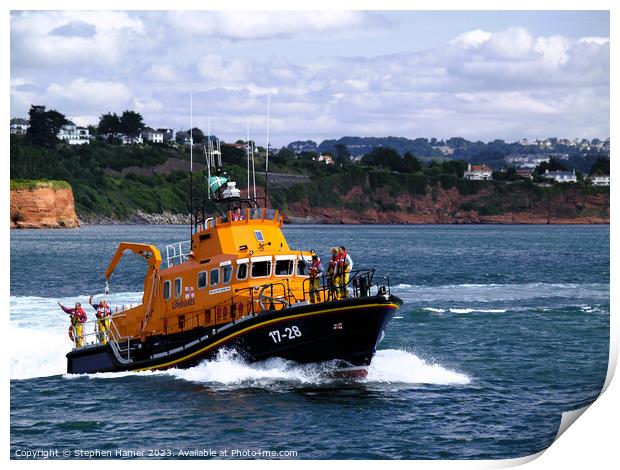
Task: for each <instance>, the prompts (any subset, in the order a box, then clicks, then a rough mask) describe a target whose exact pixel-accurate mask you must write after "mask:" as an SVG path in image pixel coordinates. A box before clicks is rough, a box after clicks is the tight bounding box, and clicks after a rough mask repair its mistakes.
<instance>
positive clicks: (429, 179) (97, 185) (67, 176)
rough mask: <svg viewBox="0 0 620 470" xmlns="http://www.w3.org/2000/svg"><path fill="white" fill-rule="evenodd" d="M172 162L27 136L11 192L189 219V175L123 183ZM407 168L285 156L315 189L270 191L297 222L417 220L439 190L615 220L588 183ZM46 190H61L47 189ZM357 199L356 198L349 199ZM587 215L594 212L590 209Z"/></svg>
mask: <svg viewBox="0 0 620 470" xmlns="http://www.w3.org/2000/svg"><path fill="white" fill-rule="evenodd" d="M200 153H201V152H195V155H194V156H195V158H196V161H202V159H203V158H204V157H203V156H202V155H197V154H200ZM392 157H393V155H392ZM169 158H175V159H184V160H189V152H188V151H187V150H186V149H184V148H174V147H169V146H166V145H137V146H121V145H109V144H107V143H102V142H93V143H91V144H90V145H83V146H62V145H60V146H57V147H56V148H55V149H45V148H42V147H39V146H35V145H32V144H30V143H28V141H27V140H26V139H25V138H23V137H21V136H11V178H12V179H14V180H15V181H14V182H12V186H11V187H12V188H13V187H29V185H32V184H35V183H32V182H29V181H28V180H63V181H67V182H68V183H69V184H71V186H72V187H73V191H74V195H75V202H76V210H77V212H78V215H80V216H82V217H83V216H105V217H110V218H119V219H122V218H125V217H127V216H129V215H130V214H132V213H134V212H136V211H137V210H138V209H140V210H142V211H143V212H147V213H162V212H165V211H168V212H172V213H183V214H187V213H189V210H190V202H189V197H188V194H189V184H190V179H189V174H188V173H187V172H172V173H169V174H165V175H164V174H159V175H153V176H138V175H136V174H133V173H129V174H127V175H126V176H125V177H121V176H118V175H119V173H118V172H120V171H121V170H123V169H127V168H129V167H139V168H143V169H148V168H152V167H153V166H155V165H158V164H162V163H164V162H165V161H166V160H168V159H169ZM401 162H402V160H401V159H400V158H399V157H398V156H396V160H393V161H392V162H391V165H392V166H393V167H396V166H397V165H401ZM223 163H224V166H225V168H226V171H227V172H228V173H229V174H230V175H231V176H232V177H233V179H235V180H236V181H237V182H238V185H239V187H242V188H243V187H244V186H245V181H246V178H247V176H246V166H245V156H244V152H243V151H242V150H239V149H235V148H231V147H226V148H224V147H223ZM263 163H264V162H263V161H262V160H261V159H260V158H259V159H258V160H257V162H256V168H257V170H259V171H262V168H263ZM409 163H410V164H411V166H410V167H405V168H404V169H401V170H400V171H393V170H392V169H390V167H389V166H388V164H390V163H388V161H387V160H380V161H378V162H377V163H375V164H373V165H362V164H355V165H353V164H349V165H344V166H342V167H340V166H339V165H332V166H328V165H324V164H319V163H317V162H314V161H312V160H311V159H309V158H304V157H303V156H302V157H300V158H294V156H292V155H290V154H289V155H288V156H287V155H283V154H282V152H281V155H278V156H274V157H273V158H272V159H271V160H270V169H271V170H272V171H276V172H282V173H289V174H291V173H294V174H305V175H308V176H309V177H310V178H309V183H306V184H292V185H291V186H284V187H282V186H280V187H276V186H274V187H272V188H270V191H269V196H270V199H271V202H272V204H273V206H274V207H278V208H281V209H283V210H285V211H286V210H289V211H290V212H291V213H290V215H295V214H294V213H293V212H294V211H293V210H292V209H293V206H299V205H300V204H302V205H304V206H306V207H311V208H334V209H343V210H349V211H354V212H359V213H361V212H363V211H365V210H368V209H373V210H379V211H401V212H411V211H412V210H413V209H412V208H411V207H408V206H407V201H409V202H410V201H411V200H412V199H411V198H418V199H425V200H426V201H428V198H429V197H430V198H436V197H437V194H438V191H439V190H440V189H441V190H453V191H457V192H458V194H460V195H461V196H463V202H461V203H460V204H461V207H459V208H458V209H460V210H464V211H468V210H475V211H477V212H478V213H479V214H480V215H496V214H502V213H505V212H515V211H516V212H520V211H527V210H531V209H532V208H535V207H540V206H541V205H543V204H547V205H549V204H550V203H551V202H550V201H552V202H553V204H554V205H555V206H557V207H556V209H557V210H556V212H558V213H562V214H565V215H566V217H571V216H573V215H575V214H578V213H580V210H581V209H579V207H577V206H576V205H575V203H574V201H575V200H578V199H579V198H580V197H583V198H587V197H590V196H592V197H598V196H597V195H599V196H600V195H603V196H604V197H603V199H601V200H604V203H603V204H602V205H601V207H600V210H596V211H595V212H597V214H596V215H599V216H603V217H605V216H607V217H608V216H609V188H593V187H589V186H587V185H586V184H585V183H584V182H579V183H577V184H570V185H556V186H552V187H541V186H539V185H536V184H534V183H532V182H529V181H524V180H521V181H467V180H464V179H462V178H461V175H462V171H463V169H464V165H465V164H464V163H463V162H457V161H447V162H441V163H432V164H430V165H423V164H417V163H415V162H413V163H412V162H411V161H410V162H409ZM188 166H189V162H188ZM384 166H385V168H383V167H384ZM407 168H411V172H407ZM111 170H114V171H111ZM146 173H148V172H146ZM262 181H263V179H262V174H261V173H257V184H259V185H262ZM204 183H205V175H204V174H203V173H200V172H195V173H194V189H195V194H196V193H199V192H200V190H201V188H204ZM48 184H60V183H53V182H51V181H49V182H48ZM352 192H354V193H355V197H350V194H351V193H352ZM569 195H570V197H568V196H569ZM469 196H471V197H469ZM407 197H409V199H407ZM599 199H600V198H599ZM432 200H434V199H432ZM399 201H400V202H399ZM403 201H405V202H403ZM569 201H570V202H569ZM564 206H566V207H564ZM584 207H585V206H584ZM584 210H585V209H584ZM587 210H588V211H590V212H591V211H592V210H593V209H592V204H590V206H588V209H587ZM581 212H583V210H581Z"/></svg>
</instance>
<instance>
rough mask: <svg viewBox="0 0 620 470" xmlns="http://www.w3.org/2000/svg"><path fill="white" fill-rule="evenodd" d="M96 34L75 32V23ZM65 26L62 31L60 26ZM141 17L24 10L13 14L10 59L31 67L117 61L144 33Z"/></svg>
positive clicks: (97, 12)
mask: <svg viewBox="0 0 620 470" xmlns="http://www.w3.org/2000/svg"><path fill="white" fill-rule="evenodd" d="M76 24H80V25H81V27H82V29H84V26H86V27H90V28H91V29H92V30H93V31H94V34H91V35H84V34H81V33H80V34H78V33H74V34H73V35H72V34H71V31H70V30H71V29H75V28H73V27H72V25H76ZM63 27H65V28H66V29H65V32H63V34H58V31H59V29H62V28H63ZM144 33H145V28H144V25H143V23H142V20H140V19H134V18H132V17H130V16H129V15H128V14H127V13H124V12H111V11H96V12H95V11H91V12H88V11H49V12H40V11H25V12H17V13H14V14H12V15H11V52H12V54H11V59H12V61H13V63H15V64H18V65H25V66H29V67H44V66H50V65H69V64H84V63H101V62H104V63H108V64H114V63H117V62H119V61H120V60H121V59H122V58H123V57H124V52H125V51H127V50H128V49H129V48H130V47H131V42H132V41H131V40H132V38H134V37H136V36H140V37H141V36H143V35H144Z"/></svg>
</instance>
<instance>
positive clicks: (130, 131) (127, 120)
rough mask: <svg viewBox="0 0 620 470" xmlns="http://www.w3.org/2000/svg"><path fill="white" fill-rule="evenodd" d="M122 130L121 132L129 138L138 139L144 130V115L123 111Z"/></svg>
mask: <svg viewBox="0 0 620 470" xmlns="http://www.w3.org/2000/svg"><path fill="white" fill-rule="evenodd" d="M120 129H121V132H122V133H123V134H125V135H126V136H128V137H138V136H139V135H140V132H142V129H144V122H143V121H142V115H141V114H140V113H136V112H135V111H129V110H125V111H123V114H122V116H121V118H120Z"/></svg>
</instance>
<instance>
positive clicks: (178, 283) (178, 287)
mask: <svg viewBox="0 0 620 470" xmlns="http://www.w3.org/2000/svg"><path fill="white" fill-rule="evenodd" d="M182 283H183V280H182V279H181V278H180V277H177V278H176V279H175V280H174V296H175V297H177V298H179V297H181V292H182Z"/></svg>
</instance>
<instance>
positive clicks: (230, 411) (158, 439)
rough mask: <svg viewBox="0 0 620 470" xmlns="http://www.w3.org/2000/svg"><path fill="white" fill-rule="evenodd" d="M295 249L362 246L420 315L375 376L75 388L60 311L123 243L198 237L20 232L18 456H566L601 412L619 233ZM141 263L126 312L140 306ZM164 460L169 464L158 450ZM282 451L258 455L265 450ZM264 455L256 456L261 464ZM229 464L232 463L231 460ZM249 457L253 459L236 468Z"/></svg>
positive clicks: (494, 235) (120, 231)
mask: <svg viewBox="0 0 620 470" xmlns="http://www.w3.org/2000/svg"><path fill="white" fill-rule="evenodd" d="M285 234H286V236H287V239H288V241H289V244H290V245H291V247H295V248H299V249H305V250H307V249H311V248H313V249H316V250H317V251H319V252H320V253H323V254H325V255H326V254H327V251H328V248H329V247H330V246H332V245H336V244H338V245H341V244H344V245H346V246H347V247H348V248H349V251H350V253H351V255H352V257H353V261H354V263H355V267H356V268H357V267H359V268H362V267H370V266H373V267H376V268H377V270H378V273H377V275H378V276H379V277H382V276H384V275H386V274H388V273H389V275H390V283H391V285H392V288H393V292H394V293H396V294H397V295H399V296H400V297H402V298H403V300H404V301H405V304H404V306H403V308H402V309H401V311H400V312H399V314H398V316H397V318H396V319H395V320H394V321H393V322H392V324H391V325H390V328H389V330H388V334H387V336H386V338H385V340H384V341H383V342H382V343H381V344H380V348H379V349H380V350H379V352H378V354H377V356H376V358H375V360H374V361H373V365H372V366H371V369H370V371H369V376H368V378H367V379H366V380H363V381H357V382H349V381H343V380H334V379H327V378H325V377H324V375H322V374H320V367H318V366H316V367H313V366H305V367H302V366H299V365H296V364H292V363H289V362H286V361H282V360H279V359H275V360H272V361H269V362H267V363H262V364H254V365H248V364H245V363H243V362H242V361H240V360H239V359H238V358H237V357H236V356H235V355H234V352H229V353H228V354H225V355H223V356H222V357H220V358H219V359H218V360H217V361H213V362H211V363H204V364H202V365H200V366H198V367H195V368H193V369H190V370H187V371H171V372H163V373H140V374H107V375H106V374H104V375H101V374H98V375H91V376H68V375H63V373H64V367H65V362H64V354H65V353H66V352H67V351H68V350H69V348H70V343H69V342H68V340H67V339H66V337H65V335H66V319H65V318H64V316H63V315H61V314H60V313H59V312H58V309H57V307H56V306H55V301H56V299H60V300H62V301H63V302H67V303H69V302H72V301H75V300H82V301H83V302H84V301H85V300H86V297H85V296H86V295H87V294H90V293H94V294H97V293H100V292H101V290H102V287H103V272H104V270H105V267H106V266H107V263H108V262H109V260H110V258H111V256H112V254H113V252H114V250H115V248H116V245H117V243H118V242H119V241H121V240H127V241H137V242H149V243H153V244H155V245H156V246H158V247H160V248H163V246H164V245H165V244H166V243H171V242H174V241H179V240H182V239H185V238H187V235H188V230H187V229H186V228H185V227H152V226H115V227H87V228H83V229H79V230H66V231H46V230H41V231H13V232H12V233H11V341H12V357H11V376H12V378H13V379H12V380H11V457H12V458H15V457H17V456H19V455H18V454H19V453H20V452H21V451H22V450H23V449H55V450H57V451H58V452H59V457H61V458H62V451H63V450H64V451H67V452H69V454H70V457H71V458H75V456H76V454H75V452H74V451H75V450H77V449H83V450H91V451H96V452H99V455H102V454H104V453H105V452H111V453H112V457H116V451H120V450H128V451H143V452H144V454H143V456H144V457H148V456H167V455H168V454H171V455H172V456H178V452H179V451H181V450H182V451H195V450H203V449H206V450H210V451H211V452H214V453H216V454H218V453H219V452H224V451H226V453H227V455H225V456H224V455H222V456H221V457H223V458H230V456H231V453H233V452H237V453H239V452H240V453H242V454H241V457H246V458H247V457H248V456H249V457H252V456H253V457H257V456H259V455H262V456H275V454H277V452H280V451H286V452H289V453H290V452H291V451H293V452H297V455H296V458H301V459H307V458H319V459H352V458H362V459H369V458H379V459H384V458H386V459H387V458H389V459H392V458H400V459H463V458H476V459H480V458H485V459H497V458H512V457H520V456H525V455H530V454H532V453H535V452H538V451H540V450H543V449H545V448H546V447H548V446H549V445H550V444H551V443H552V441H553V438H554V437H555V435H556V432H557V429H558V425H559V422H560V416H561V413H562V412H564V411H567V410H571V409H576V408H580V407H582V406H584V405H586V404H588V403H590V402H592V401H593V400H595V399H596V397H597V395H598V393H599V392H600V390H601V388H602V385H603V382H604V380H605V375H606V371H607V359H608V350H609V227H607V226H584V227H581V226H577V227H574V226H410V227H386V226H363V227H352V226H338V227H330V226H298V227H286V228H285ZM143 271H144V265H143V264H142V263H141V261H140V260H139V259H137V258H136V259H131V258H128V259H127V260H126V261H124V262H123V263H122V264H121V266H119V269H118V271H117V274H115V276H114V277H113V279H112V289H113V294H112V296H111V300H112V302H113V303H117V304H120V303H125V302H126V303H130V302H136V301H137V300H138V299H139V298H140V294H139V292H137V291H139V290H140V286H141V282H142V273H143ZM152 450H153V451H152ZM258 451H262V452H274V453H275V454H265V453H264V454H256V452H258ZM250 452H254V454H250V455H248V453H250ZM218 458H219V455H218ZM233 458H239V457H238V456H233Z"/></svg>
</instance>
